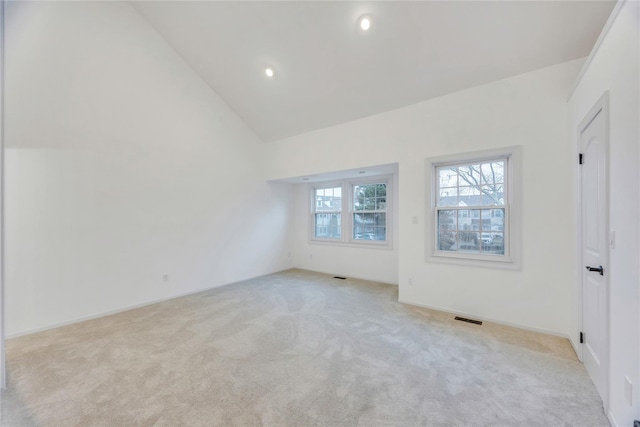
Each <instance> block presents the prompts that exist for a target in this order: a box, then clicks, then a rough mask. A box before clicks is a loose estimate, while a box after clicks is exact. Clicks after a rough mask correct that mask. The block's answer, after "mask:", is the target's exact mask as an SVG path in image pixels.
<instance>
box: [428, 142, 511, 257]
mask: <svg viewBox="0 0 640 427" xmlns="http://www.w3.org/2000/svg"><path fill="white" fill-rule="evenodd" d="M514 153H515V157H514ZM517 153H519V150H518V149H517V148H515V147H514V148H513V149H511V150H509V151H505V152H502V151H498V152H485V153H481V154H484V155H481V156H478V157H476V156H473V157H471V156H469V157H464V156H452V157H450V158H443V159H431V160H430V161H429V162H428V167H429V170H430V173H429V176H430V178H431V182H430V185H429V188H430V192H431V200H432V203H431V207H430V216H431V219H432V220H431V227H430V230H429V232H428V234H429V241H428V251H427V253H428V258H429V260H431V261H444V262H455V263H460V262H462V263H466V264H469V263H470V264H474V263H475V264H476V265H496V264H500V263H512V264H513V263H514V261H515V260H516V256H515V255H516V252H517V250H516V249H517V248H516V245H514V243H516V242H515V241H516V240H517V238H516V237H517V236H518V235H519V231H518V230H519V221H518V220H517V218H516V219H515V221H514V208H513V202H514V200H519V198H516V197H514V194H513V192H514V191H515V190H514V182H516V183H517V182H519V180H514V176H513V170H514V169H513V163H515V162H516V161H519V154H517ZM476 154H478V153H476ZM492 154H493V155H492ZM517 211H518V209H517V208H516V209H515V212H517ZM514 224H515V225H518V227H514ZM469 261H472V262H469Z"/></svg>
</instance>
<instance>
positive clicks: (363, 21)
mask: <svg viewBox="0 0 640 427" xmlns="http://www.w3.org/2000/svg"><path fill="white" fill-rule="evenodd" d="M371 25H373V20H372V19H371V16H369V15H362V16H361V17H360V18H358V28H360V29H361V30H362V31H369V30H370V29H371Z"/></svg>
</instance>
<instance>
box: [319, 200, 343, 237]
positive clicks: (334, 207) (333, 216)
mask: <svg viewBox="0 0 640 427" xmlns="http://www.w3.org/2000/svg"><path fill="white" fill-rule="evenodd" d="M314 200H315V211H314V215H313V218H314V227H313V233H314V237H316V238H319V239H340V238H342V187H328V188H315V189H314Z"/></svg>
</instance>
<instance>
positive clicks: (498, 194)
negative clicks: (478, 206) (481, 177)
mask: <svg viewBox="0 0 640 427" xmlns="http://www.w3.org/2000/svg"><path fill="white" fill-rule="evenodd" d="M480 191H482V206H491V205H504V185H503V184H496V185H483V186H482V188H481V190H480Z"/></svg>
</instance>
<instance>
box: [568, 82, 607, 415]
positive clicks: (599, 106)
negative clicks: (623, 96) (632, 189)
mask: <svg viewBox="0 0 640 427" xmlns="http://www.w3.org/2000/svg"><path fill="white" fill-rule="evenodd" d="M600 112H601V114H603V115H604V116H603V117H604V127H605V139H604V141H603V143H604V146H605V150H604V152H605V156H606V159H605V164H606V166H607V170H606V173H605V189H606V195H605V198H604V201H605V204H606V206H605V230H606V236H607V244H606V245H605V251H606V255H605V263H606V266H607V270H608V271H609V273H608V274H605V275H604V280H605V289H606V304H605V307H606V311H607V312H606V316H605V318H606V326H605V330H606V332H607V337H606V340H605V345H606V351H605V352H604V354H605V357H604V360H603V361H602V362H603V365H604V366H605V374H606V381H605V390H604V396H603V399H602V400H603V401H602V403H603V406H604V410H605V413H606V414H608V412H609V391H610V390H609V389H610V384H609V383H610V379H611V372H610V365H609V349H610V348H611V328H610V321H611V296H610V295H611V292H610V280H609V277H610V275H611V267H610V266H611V264H610V240H609V239H610V232H611V231H610V224H609V209H610V208H609V207H610V200H609V193H610V191H609V190H610V188H609V172H610V164H609V158H610V156H609V145H610V144H609V137H610V126H609V91H605V92H604V93H603V94H602V96H601V97H600V98H599V99H598V100H597V101H596V103H595V104H594V105H593V107H591V109H590V110H589V112H588V113H587V114H586V115H585V117H584V119H582V121H581V122H580V124H579V125H578V128H577V133H576V157H575V158H576V159H577V158H578V156H579V155H580V154H581V152H582V147H581V140H580V135H581V134H582V132H583V131H584V130H585V129H586V128H587V127H588V126H589V125H590V124H591V122H592V121H593V119H595V117H596V115H597V114H598V113H600ZM580 168H582V165H578V187H577V199H576V200H577V208H578V212H577V213H578V215H577V236H576V237H577V243H578V246H577V252H578V256H577V260H578V265H577V274H578V277H577V280H578V282H577V283H578V326H579V328H580V330H581V331H582V330H584V327H583V326H584V323H583V322H584V313H583V308H584V307H583V299H582V297H583V287H584V280H583V273H584V260H583V239H582V225H583V218H582V187H583V185H582V170H581V169H580ZM577 350H578V351H577V355H578V359H579V360H580V362H583V352H584V346H583V345H582V344H581V345H579V346H578V348H577Z"/></svg>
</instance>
